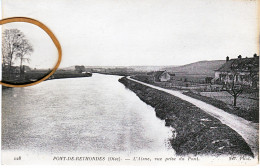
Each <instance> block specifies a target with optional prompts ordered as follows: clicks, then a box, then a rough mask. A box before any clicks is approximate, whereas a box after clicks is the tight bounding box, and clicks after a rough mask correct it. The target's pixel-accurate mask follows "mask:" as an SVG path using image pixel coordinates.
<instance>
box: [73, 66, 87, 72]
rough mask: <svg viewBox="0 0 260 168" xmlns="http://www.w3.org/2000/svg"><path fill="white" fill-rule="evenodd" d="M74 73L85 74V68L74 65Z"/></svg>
mask: <svg viewBox="0 0 260 168" xmlns="http://www.w3.org/2000/svg"><path fill="white" fill-rule="evenodd" d="M75 71H76V72H78V73H86V69H85V66H83V65H81V66H79V65H76V66H75Z"/></svg>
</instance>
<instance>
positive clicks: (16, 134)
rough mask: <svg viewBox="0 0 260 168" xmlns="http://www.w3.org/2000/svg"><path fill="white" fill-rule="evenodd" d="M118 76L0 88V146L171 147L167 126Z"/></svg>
mask: <svg viewBox="0 0 260 168" xmlns="http://www.w3.org/2000/svg"><path fill="white" fill-rule="evenodd" d="M119 78H120V77H119V76H113V75H101V74H93V76H92V77H89V78H71V79H58V80H49V81H45V82H42V83H40V84H38V85H35V86H30V87H26V88H12V89H4V90H3V91H2V150H3V151H23V152H26V151H28V152H34V153H47V154H50V153H51V154H59V153H81V154H82V153H95V154H104V153H109V154H110V153H111V154H115V153H116V154H126V155H130V154H136V153H152V152H155V153H157V154H158V153H165V152H170V153H172V152H173V150H172V148H171V147H170V145H169V138H170V137H171V131H170V129H169V128H168V127H165V123H164V121H162V120H160V119H158V118H157V117H156V116H155V111H154V109H153V108H152V107H151V106H148V105H147V104H145V103H144V102H142V101H141V100H140V99H139V98H138V97H137V96H136V95H135V94H134V93H133V92H131V91H130V90H128V89H127V88H125V87H124V85H122V84H121V83H119V82H118V79H119Z"/></svg>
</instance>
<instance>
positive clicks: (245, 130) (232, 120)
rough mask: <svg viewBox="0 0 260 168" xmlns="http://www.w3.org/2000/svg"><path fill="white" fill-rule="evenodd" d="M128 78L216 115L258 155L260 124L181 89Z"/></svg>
mask: <svg viewBox="0 0 260 168" xmlns="http://www.w3.org/2000/svg"><path fill="white" fill-rule="evenodd" d="M127 78H128V79H130V80H132V81H135V82H138V83H140V84H143V85H145V86H148V87H151V88H154V89H157V90H161V91H163V92H166V93H169V94H171V95H173V96H176V97H179V98H181V99H183V100H185V101H187V102H190V103H192V104H194V105H195V106H197V107H199V108H200V109H202V110H203V111H205V112H206V113H208V114H210V115H211V116H213V117H215V118H216V119H218V120H220V121H221V122H222V123H223V124H225V125H227V126H229V127H230V128H232V129H233V130H235V131H236V132H237V133H238V134H240V135H241V136H242V137H243V138H244V140H245V141H246V143H247V144H248V145H249V147H250V148H251V150H252V152H253V153H254V156H256V157H258V133H259V131H258V127H259V125H258V124H255V123H252V122H250V121H247V120H245V119H243V118H241V117H238V116H236V115H233V114H230V113H227V112H226V111H224V110H221V109H219V108H217V107H214V106H212V105H210V104H207V103H205V102H203V101H200V100H198V99H195V98H192V97H189V96H186V95H184V94H182V93H181V92H180V91H175V90H169V89H165V88H161V87H158V86H154V85H150V84H147V83H144V82H141V81H138V80H135V79H132V78H130V77H127Z"/></svg>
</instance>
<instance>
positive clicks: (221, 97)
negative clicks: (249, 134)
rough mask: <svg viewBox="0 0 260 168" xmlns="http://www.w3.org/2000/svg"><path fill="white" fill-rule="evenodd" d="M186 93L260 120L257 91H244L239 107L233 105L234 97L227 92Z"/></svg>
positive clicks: (239, 114) (246, 117) (254, 119)
mask: <svg viewBox="0 0 260 168" xmlns="http://www.w3.org/2000/svg"><path fill="white" fill-rule="evenodd" d="M184 94H185V95H187V96H190V97H193V98H196V99H199V100H202V101H204V102H206V103H209V104H211V105H213V106H215V107H217V108H220V109H222V110H224V111H226V112H229V113H231V114H235V115H237V116H239V117H242V118H244V119H246V120H249V121H253V122H255V123H258V122H259V104H258V103H259V100H258V94H257V93H250V94H249V93H244V94H242V95H240V96H239V97H238V98H237V107H233V97H232V96H231V95H230V94H229V93H227V92H225V91H222V92H197V93H194V92H191V91H189V92H184Z"/></svg>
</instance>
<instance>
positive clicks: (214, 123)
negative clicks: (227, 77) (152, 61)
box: [119, 78, 253, 156]
mask: <svg viewBox="0 0 260 168" xmlns="http://www.w3.org/2000/svg"><path fill="white" fill-rule="evenodd" d="M119 81H120V82H121V83H122V84H124V85H125V86H126V87H127V88H128V89H130V90H132V91H133V92H134V93H136V95H137V96H138V97H139V98H140V99H141V100H142V101H144V102H145V103H147V104H149V105H151V106H152V107H154V108H155V112H156V116H157V117H159V118H160V119H162V120H165V122H166V126H171V127H173V128H175V129H176V132H177V136H176V137H174V138H172V139H171V140H170V141H171V145H172V147H173V149H174V150H175V151H176V154H178V155H188V154H193V155H216V156H217V155H249V156H253V154H252V152H251V149H250V147H249V146H248V145H247V143H246V142H245V141H244V139H243V138H242V137H241V136H240V135H239V134H238V133H236V132H235V131H234V130H232V129H231V128H229V127H228V126H226V125H223V124H222V123H221V122H220V121H219V120H217V119H215V118H214V117H212V116H210V115H208V114H207V113H205V112H204V111H202V110H201V109H199V108H198V107H196V106H194V105H192V104H191V103H189V102H186V101H184V100H181V99H180V98H177V97H175V96H173V95H170V94H168V93H165V92H163V91H158V90H156V89H153V88H150V87H147V86H144V85H142V84H139V83H136V82H134V81H131V80H128V79H127V78H121V79H119Z"/></svg>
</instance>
